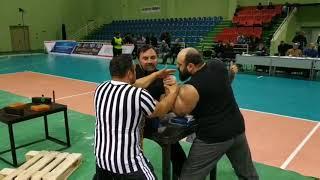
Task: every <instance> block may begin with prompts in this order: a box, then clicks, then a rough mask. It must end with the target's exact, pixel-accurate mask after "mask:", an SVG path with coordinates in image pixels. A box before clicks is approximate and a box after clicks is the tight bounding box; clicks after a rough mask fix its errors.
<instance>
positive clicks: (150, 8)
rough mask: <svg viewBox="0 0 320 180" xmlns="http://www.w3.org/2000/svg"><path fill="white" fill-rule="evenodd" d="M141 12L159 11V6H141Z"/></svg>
mask: <svg viewBox="0 0 320 180" xmlns="http://www.w3.org/2000/svg"><path fill="white" fill-rule="evenodd" d="M141 12H142V13H159V12H160V6H158V5H154V6H151V7H143V8H141Z"/></svg>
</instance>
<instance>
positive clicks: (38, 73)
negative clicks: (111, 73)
mask: <svg viewBox="0 0 320 180" xmlns="http://www.w3.org/2000/svg"><path fill="white" fill-rule="evenodd" d="M24 72H30V73H35V74H42V75H47V76H52V77H57V78H63V79H69V80H75V81H80V82H85V83H90V84H95V85H99V84H100V83H95V82H91V81H86V80H81V79H74V78H69V77H64V76H58V75H53V74H46V73H41V72H35V71H24Z"/></svg>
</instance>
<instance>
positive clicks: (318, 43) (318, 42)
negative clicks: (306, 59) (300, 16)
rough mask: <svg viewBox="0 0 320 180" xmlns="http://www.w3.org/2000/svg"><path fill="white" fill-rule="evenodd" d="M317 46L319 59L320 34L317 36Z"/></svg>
mask: <svg viewBox="0 0 320 180" xmlns="http://www.w3.org/2000/svg"><path fill="white" fill-rule="evenodd" d="M317 45H318V57H320V34H318V39H317Z"/></svg>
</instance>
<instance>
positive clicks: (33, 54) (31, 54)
mask: <svg viewBox="0 0 320 180" xmlns="http://www.w3.org/2000/svg"><path fill="white" fill-rule="evenodd" d="M42 54H45V53H29V54H8V55H1V56H0V57H12V56H36V55H42Z"/></svg>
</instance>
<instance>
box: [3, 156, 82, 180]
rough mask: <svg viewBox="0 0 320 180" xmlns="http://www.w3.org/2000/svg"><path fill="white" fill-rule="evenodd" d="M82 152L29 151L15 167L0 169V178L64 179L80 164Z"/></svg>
mask: <svg viewBox="0 0 320 180" xmlns="http://www.w3.org/2000/svg"><path fill="white" fill-rule="evenodd" d="M81 159H82V154H79V153H67V152H55V151H49V152H48V151H29V152H28V153H27V154H26V160H27V162H26V163H24V164H23V165H21V166H20V167H19V168H17V169H8V168H5V169H2V170H1V171H0V180H29V179H31V180H66V179H68V177H69V176H70V175H71V174H72V172H73V171H75V170H76V169H77V168H78V167H79V165H80V164H81Z"/></svg>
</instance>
